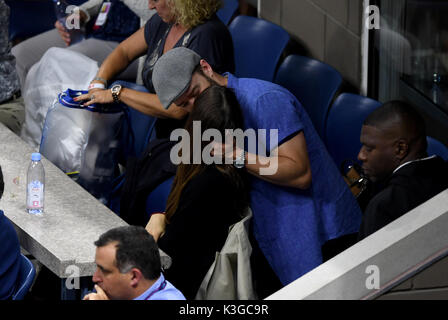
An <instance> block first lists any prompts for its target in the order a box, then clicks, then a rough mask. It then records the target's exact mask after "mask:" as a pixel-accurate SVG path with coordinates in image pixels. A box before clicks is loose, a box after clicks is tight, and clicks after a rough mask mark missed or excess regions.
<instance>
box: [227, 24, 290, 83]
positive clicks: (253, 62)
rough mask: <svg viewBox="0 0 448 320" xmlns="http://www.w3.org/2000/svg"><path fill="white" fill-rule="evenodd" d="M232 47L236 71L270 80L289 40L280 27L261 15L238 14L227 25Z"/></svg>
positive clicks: (240, 74)
mask: <svg viewBox="0 0 448 320" xmlns="http://www.w3.org/2000/svg"><path fill="white" fill-rule="evenodd" d="M229 31H230V33H231V35H232V39H233V46H234V51H235V75H236V76H237V77H239V78H256V79H261V80H266V81H271V82H272V81H273V80H274V74H275V70H276V67H277V64H278V61H279V59H280V56H281V54H282V52H283V50H284V49H285V47H286V45H287V44H288V41H289V34H288V32H286V31H285V30H284V29H283V28H281V27H279V26H278V25H275V24H273V23H271V22H268V21H266V20H263V19H258V18H254V17H249V16H237V17H236V18H235V19H233V21H232V22H231V23H230V25H229Z"/></svg>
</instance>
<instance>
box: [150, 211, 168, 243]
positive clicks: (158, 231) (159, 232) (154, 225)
mask: <svg viewBox="0 0 448 320" xmlns="http://www.w3.org/2000/svg"><path fill="white" fill-rule="evenodd" d="M165 228H166V217H165V215H164V214H160V213H153V214H152V215H151V218H150V219H149V222H148V224H147V225H146V228H145V229H146V231H148V233H149V234H150V235H152V237H153V238H154V240H155V241H156V242H157V241H158V240H159V238H160V237H161V236H163V234H164V233H165Z"/></svg>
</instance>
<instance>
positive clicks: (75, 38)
mask: <svg viewBox="0 0 448 320" xmlns="http://www.w3.org/2000/svg"><path fill="white" fill-rule="evenodd" d="M53 4H54V10H55V13H56V18H57V19H58V20H59V22H60V23H61V24H62V25H63V26H64V28H65V30H67V32H68V33H69V34H70V44H71V45H72V44H75V43H78V42H80V41H82V40H84V32H83V30H82V29H75V28H71V29H69V28H67V16H68V14H69V13H70V12H67V11H68V10H67V7H68V6H69V4H68V3H67V2H66V1H65V0H53Z"/></svg>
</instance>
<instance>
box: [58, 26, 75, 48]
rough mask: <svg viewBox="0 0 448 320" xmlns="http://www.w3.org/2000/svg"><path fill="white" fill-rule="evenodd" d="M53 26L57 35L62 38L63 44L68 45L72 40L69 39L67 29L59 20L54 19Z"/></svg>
mask: <svg viewBox="0 0 448 320" xmlns="http://www.w3.org/2000/svg"><path fill="white" fill-rule="evenodd" d="M54 27H55V28H56V29H57V30H58V32H59V35H60V36H61V38H62V40H64V42H65V44H66V45H67V47H68V46H69V45H70V43H71V42H72V40H71V39H70V33H68V32H67V29H65V27H64V26H63V25H62V23H61V22H60V21H59V20H56V22H55V24H54Z"/></svg>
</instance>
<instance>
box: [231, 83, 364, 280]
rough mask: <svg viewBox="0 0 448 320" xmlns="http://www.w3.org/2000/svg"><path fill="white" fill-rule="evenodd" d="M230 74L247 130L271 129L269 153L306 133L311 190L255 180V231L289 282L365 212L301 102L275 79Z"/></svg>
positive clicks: (282, 277)
mask: <svg viewBox="0 0 448 320" xmlns="http://www.w3.org/2000/svg"><path fill="white" fill-rule="evenodd" d="M227 76H228V85H227V87H228V88H230V89H232V90H233V91H234V92H235V95H236V97H237V100H238V102H239V103H240V106H241V109H242V112H243V116H244V122H245V129H248V128H251V129H255V130H257V129H266V130H267V133H266V137H267V139H266V144H265V145H266V148H267V150H265V152H266V154H269V151H271V150H273V149H275V148H276V147H277V146H280V145H281V144H282V143H284V142H286V141H288V140H289V139H291V138H292V137H294V136H295V135H297V134H299V133H300V132H303V134H304V136H305V140H306V147H307V151H308V157H309V161H310V165H311V173H312V184H311V186H310V187H309V188H308V189H306V190H301V189H297V188H291V187H283V186H279V185H275V184H272V183H269V182H266V181H264V180H261V179H259V178H255V177H253V178H252V181H251V182H252V185H251V207H252V210H253V212H254V220H253V223H254V236H255V238H256V240H257V241H258V243H259V246H260V248H261V250H262V251H263V253H264V255H265V256H266V258H267V260H268V261H269V263H270V265H271V267H272V268H273V269H274V271H275V273H276V274H277V276H278V277H279V279H280V280H281V282H282V283H283V284H284V285H286V284H288V283H290V282H292V281H294V280H296V279H297V278H299V277H300V276H302V275H303V274H305V273H307V272H308V271H310V270H311V269H313V268H315V267H317V266H318V265H319V264H321V263H322V252H321V246H322V245H323V244H324V243H325V242H326V241H328V240H330V239H334V238H338V237H340V236H342V235H345V234H350V233H356V232H358V229H359V226H360V223H361V211H360V209H359V206H358V204H357V202H356V200H355V198H354V197H353V196H352V194H351V192H350V190H349V189H348V187H347V185H346V183H345V182H344V180H343V178H342V176H341V174H340V173H339V171H338V169H337V167H336V165H335V164H334V162H333V160H332V159H331V157H330V155H329V154H328V152H327V150H326V148H325V146H324V144H323V142H322V140H321V139H320V137H319V136H318V134H317V132H316V130H315V129H314V127H313V124H312V122H311V120H310V118H309V117H308V114H307V113H306V111H305V109H304V108H303V107H302V105H301V104H300V103H299V101H298V100H297V99H296V98H295V97H294V96H293V95H292V94H291V93H290V92H289V91H288V90H286V89H284V88H282V87H280V86H278V85H276V84H273V83H270V82H266V81H262V80H257V79H243V78H242V79H238V78H236V77H234V76H233V75H232V74H227ZM270 129H277V130H278V143H277V141H272V142H271V141H270V139H269V136H270V134H269V130H270ZM259 151H260V150H259Z"/></svg>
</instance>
